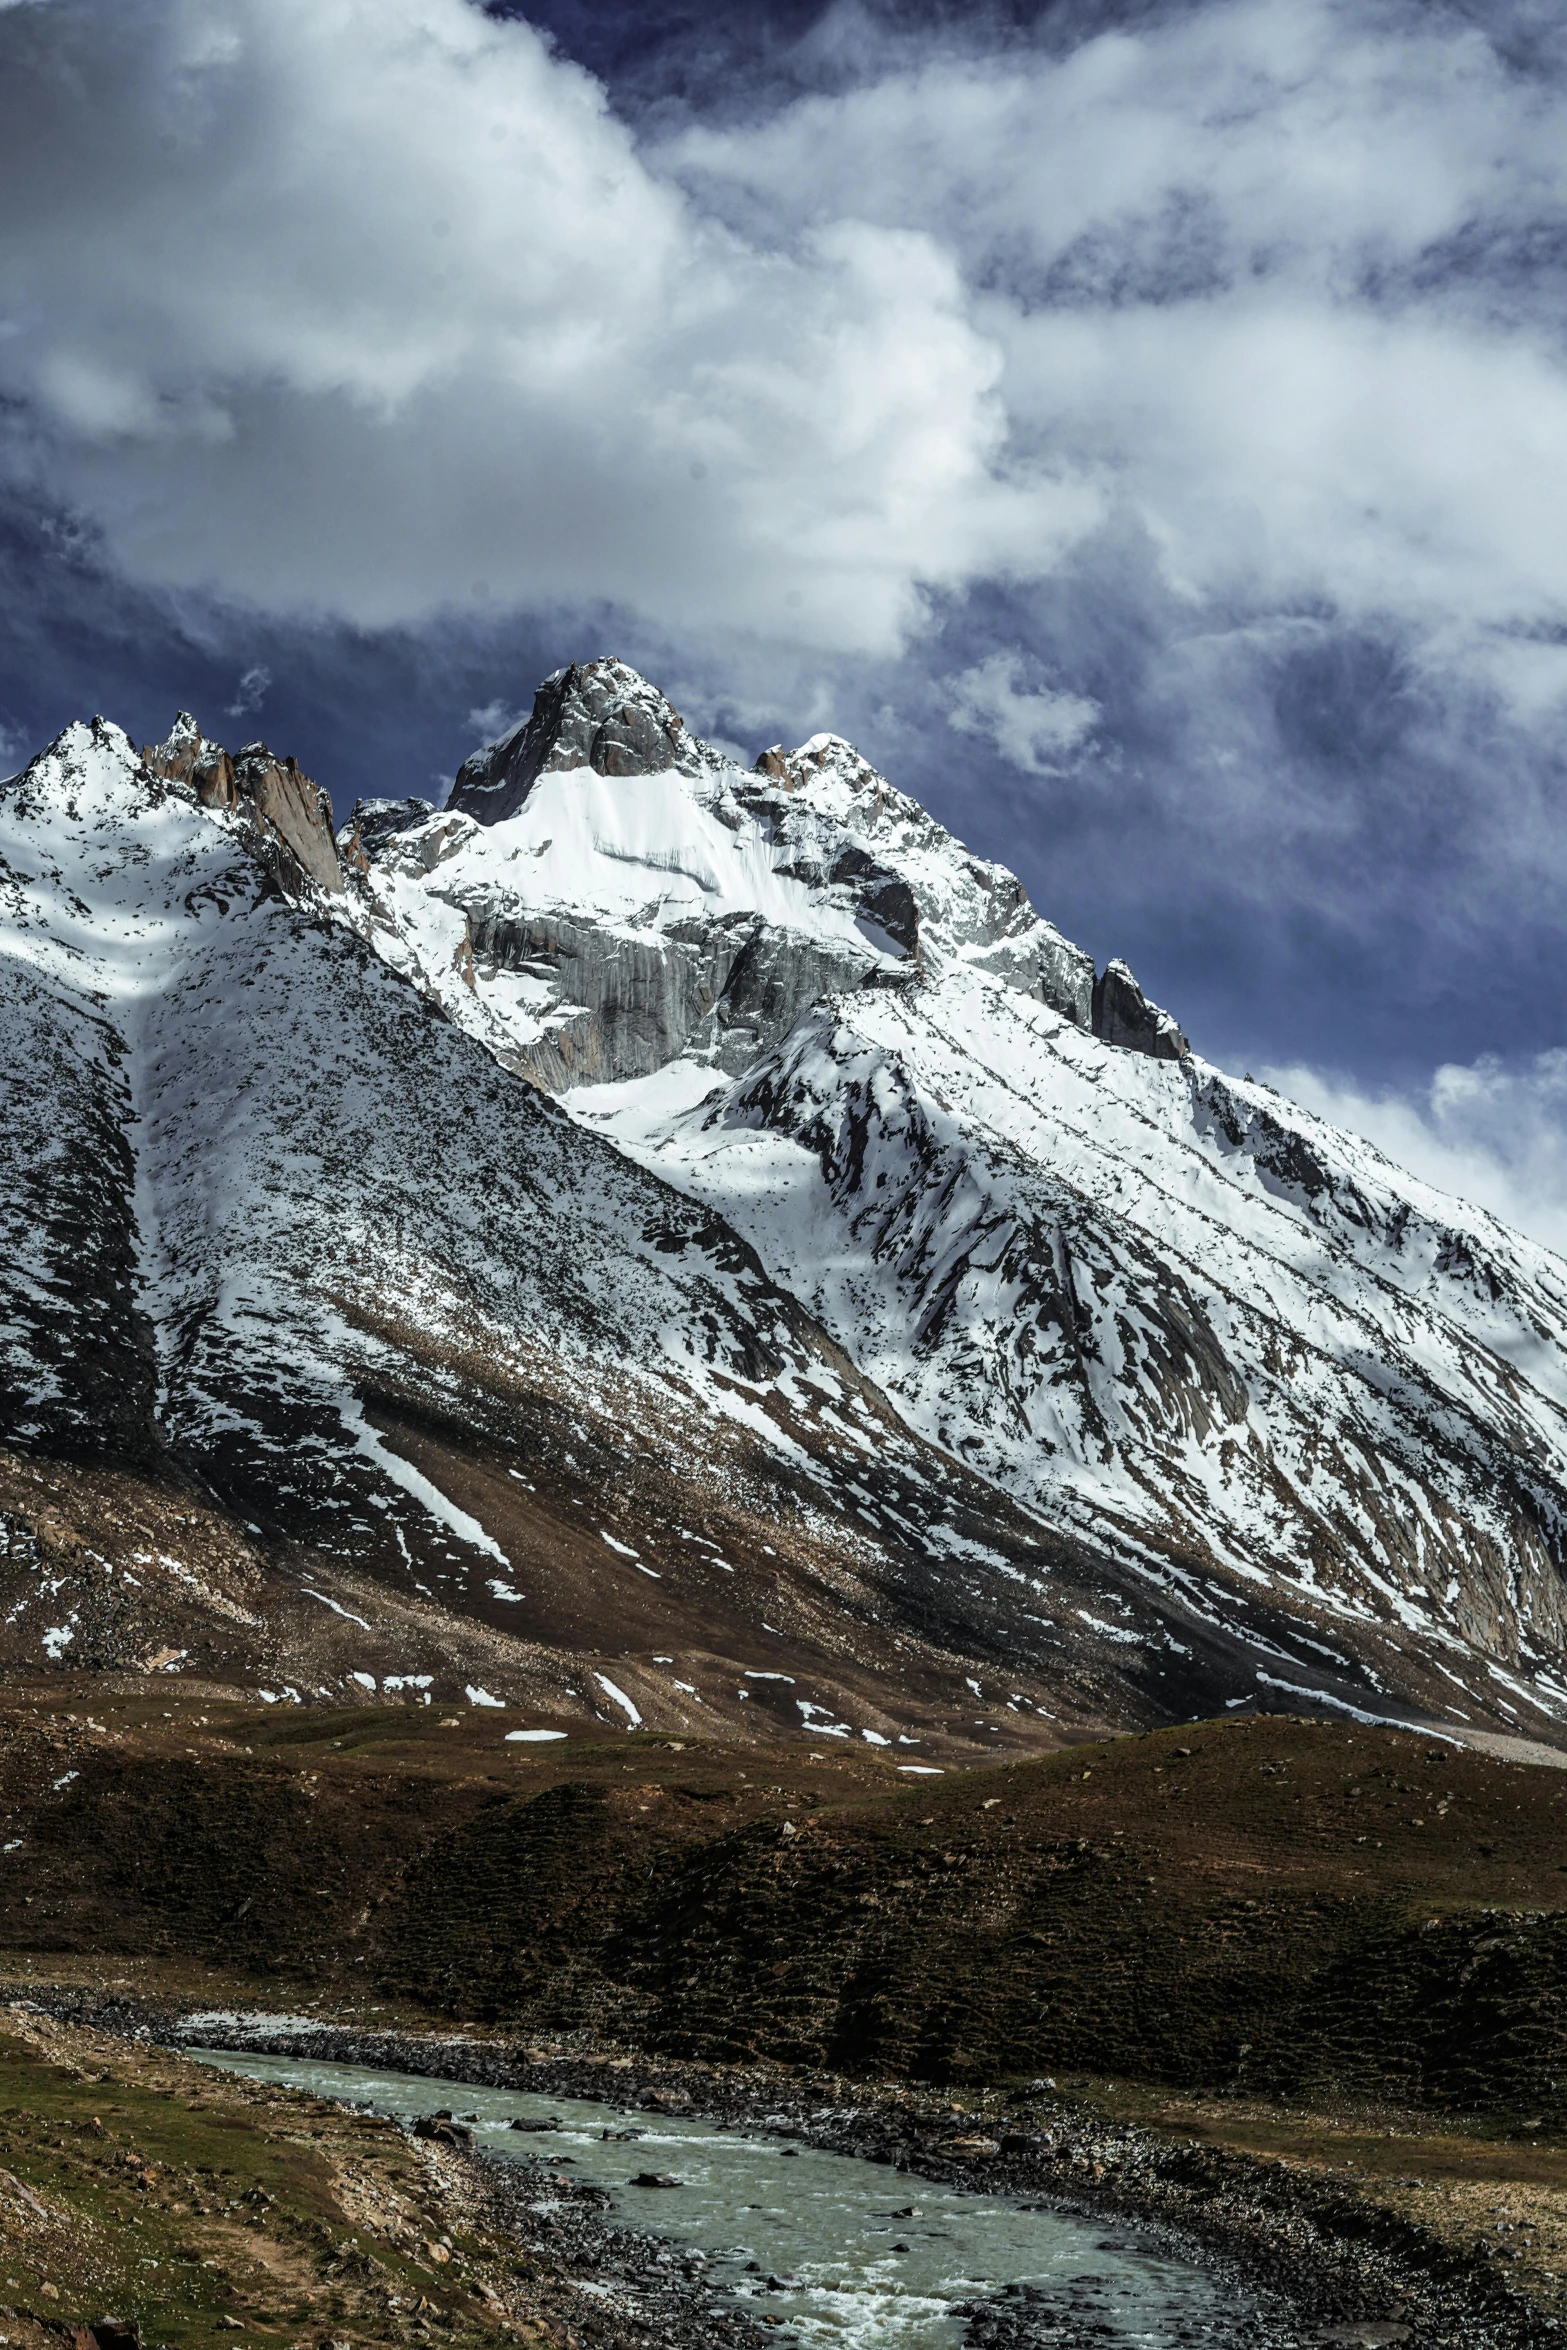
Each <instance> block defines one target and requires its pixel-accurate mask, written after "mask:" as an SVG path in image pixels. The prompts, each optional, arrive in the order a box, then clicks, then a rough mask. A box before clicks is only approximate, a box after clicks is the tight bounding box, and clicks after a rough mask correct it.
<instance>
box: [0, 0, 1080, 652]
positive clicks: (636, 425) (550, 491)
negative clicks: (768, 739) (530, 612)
mask: <svg viewBox="0 0 1567 2350" xmlns="http://www.w3.org/2000/svg"><path fill="white" fill-rule="evenodd" d="M1001 369H1002V359H1001V354H1000V352H999V349H998V347H997V346H996V344H995V342H994V340H993V339H992V338H991V337H990V336H989V335H988V334H987V333H985V332H983V331H981V330H980V329H979V328H978V326H977V325H976V323H975V320H974V317H973V315H972V305H971V302H970V300H969V296H968V293H967V290H966V288H965V286H964V284H963V281H962V277H961V274H960V272H959V270H958V269H957V267H956V265H955V263H954V261H953V259H952V258H951V256H950V254H949V253H948V252H947V251H946V250H945V248H944V246H943V244H942V242H941V240H940V239H939V238H937V237H934V236H932V235H931V234H930V232H929V231H928V230H927V229H925V228H923V227H920V226H917V225H911V226H905V225H903V224H901V223H897V222H891V223H889V222H872V221H869V220H867V219H865V218H864V217H863V213H862V211H861V209H860V207H858V206H857V205H854V204H852V203H851V204H849V205H846V206H845V208H844V209H843V210H842V211H841V212H840V213H838V214H837V215H835V216H834V217H833V218H831V219H823V220H820V221H816V222H813V223H811V224H810V225H809V227H807V228H806V229H804V230H802V231H801V232H800V233H799V234H797V235H796V234H792V233H791V235H790V236H789V237H788V239H787V241H786V242H779V241H778V240H776V239H771V238H755V237H750V236H747V235H744V234H741V233H737V232H736V231H734V230H732V229H730V228H727V227H725V226H723V225H722V224H721V223H719V222H718V221H717V220H715V219H714V218H713V217H712V216H711V215H710V214H709V213H707V212H705V211H704V210H703V209H702V208H701V207H700V206H699V205H698V204H696V203H695V202H693V200H692V199H691V198H690V197H689V196H688V195H686V194H684V193H683V192H682V191H681V190H680V189H679V188H678V187H676V186H675V185H674V183H673V182H672V181H671V180H670V179H669V177H668V176H667V175H664V176H660V174H658V173H657V172H656V171H654V170H653V169H652V168H650V166H649V164H648V163H647V162H646V161H645V160H644V159H643V158H642V157H641V156H640V155H639V153H638V151H637V148H636V146H635V144H634V142H633V139H632V137H631V135H630V134H629V132H628V131H627V130H626V128H625V127H624V126H623V125H622V124H621V123H619V122H618V121H617V120H616V119H615V117H614V115H613V114H612V113H611V112H610V111H609V109H608V106H607V104H606V102H605V99H604V96H603V93H602V91H601V90H600V89H599V87H598V86H597V85H596V84H595V83H594V82H593V81H592V80H591V79H590V77H589V76H587V75H586V74H585V73H583V72H581V71H580V70H578V69H577V68H576V67H575V66H573V65H572V64H570V63H569V62H568V61H566V60H564V59H563V58H561V57H560V56H558V55H557V54H556V53H555V52H553V51H552V50H551V48H550V47H549V46H548V45H547V44H546V42H545V41H544V40H543V39H542V38H541V37H540V36H539V35H538V34H536V33H535V32H534V31H533V30H532V28H531V27H529V26H528V25H526V24H524V23H521V22H518V21H507V22H502V21H497V20H495V19H491V18H489V17H486V16H485V15H484V14H483V13H482V11H481V10H480V9H479V8H478V7H477V6H476V5H472V4H470V0H40V4H39V5H36V6H33V7H28V8H14V9H7V10H3V11H0V395H3V396H4V398H5V399H6V400H8V401H9V402H11V403H13V406H12V411H11V416H10V419H9V429H8V433H7V437H6V441H5V450H6V454H7V460H8V462H9V463H10V465H11V467H12V470H13V475H14V474H16V473H24V474H26V475H27V476H28V478H29V479H30V480H31V481H33V482H34V483H35V484H38V485H41V486H42V487H44V488H45V489H47V490H49V491H51V492H53V493H54V494H56V495H64V496H66V497H68V498H69V499H71V500H73V501H74V502H75V503H76V504H77V505H78V507H79V508H80V509H82V510H84V511H85V512H86V513H87V514H88V515H90V516H92V517H93V518H95V519H96V520H97V521H98V522H99V523H100V525H101V526H102V527H103V528H104V529H105V530H106V532H107V535H108V541H109V545H110V548H111V550H112V552H113V554H114V555H115V557H116V558H117V559H118V561H119V562H120V563H121V564H122V565H123V566H125V567H126V568H127V569H128V570H130V571H131V572H133V573H134V574H136V575H138V576H140V577H142V578H146V579H151V580H155V581H161V582H168V583H175V584H181V585H197V586H200V585H209V584H210V585H217V586H219V587H222V588H224V589H226V590H228V591H230V592H234V593H239V594H243V595H248V596H250V597H253V598H255V599H258V600H261V601H263V602H268V603H272V604H275V605H284V606H304V607H308V606H311V605H315V606H318V607H324V608H328V609H331V610H334V611H337V612H341V613H345V614H347V615H348V616H350V617H351V618H353V619H356V620H360V621H364V622H369V623H381V622H387V621H396V620H402V619H407V618H414V617H418V616H419V615H422V614H425V613H428V612H429V611H431V610H432V609H435V608H437V607H440V606H442V605H443V604H464V603H468V602H477V603H486V602H492V601H494V600H499V601H501V602H512V603H531V604H534V605H538V604H541V603H545V602H553V603H557V604H560V603H566V602H571V601H587V600H591V599H616V600H619V601H620V602H622V603H623V604H627V605H630V606H631V607H633V608H640V609H641V610H643V611H647V612H653V613H656V614H657V616H658V618H659V620H660V621H661V623H662V624H663V625H664V626H665V627H667V628H670V629H679V628H681V627H686V626H714V625H721V626H723V627H725V628H727V629H730V630H734V631H740V632H745V631H751V632H761V633H763V634H771V635H773V636H775V637H776V638H778V639H780V640H781V641H784V642H791V641H792V642H794V643H797V644H807V645H809V644H812V643H819V644H824V645H826V644H830V645H833V646H836V647H846V648H856V647H858V648H861V649H864V650H867V651H885V650H888V649H890V648H893V647H895V646H896V645H897V644H898V643H899V642H900V641H901V639H902V637H903V635H904V633H905V632H906V631H907V629H908V628H909V627H910V626H911V625H914V624H915V623H917V621H918V619H919V616H920V613H921V609H922V606H921V601H920V591H921V586H922V583H929V584H932V585H937V586H939V585H942V584H944V583H945V584H949V585H957V584H960V583H961V582H963V581H965V580H966V579H968V578H969V577H971V576H973V575H974V574H975V573H979V572H985V571H989V570H1001V571H1014V570H1017V569H1018V568H1020V567H1021V568H1028V567H1030V566H1038V565H1040V564H1041V563H1048V561H1049V560H1050V558H1051V554H1052V551H1053V550H1055V549H1056V548H1058V547H1059V546H1060V545H1061V544H1063V543H1065V541H1067V540H1068V539H1070V538H1071V537H1073V536H1074V535H1076V534H1077V533H1078V532H1080V531H1081V529H1082V528H1083V527H1084V526H1085V525H1086V524H1087V523H1089V522H1090V521H1091V520H1092V519H1093V517H1094V515H1095V514H1096V513H1097V511H1098V498H1097V493H1096V492H1095V490H1094V489H1093V487H1092V486H1091V485H1088V484H1086V483H1083V482H1080V481H1073V480H1071V479H1058V478H1057V475H1056V472H1055V470H1054V469H1053V468H1050V467H1048V466H1041V465H1036V466H1035V467H1033V468H1032V469H1031V470H1030V472H1029V473H1028V475H1027V477H1026V478H1025V477H1024V476H1022V475H1020V474H1019V473H1018V471H1017V469H1016V468H1015V467H1013V466H1009V467H1007V468H1005V469H1004V470H1003V469H1002V468H1001V464H1000V460H1001V457H1002V454H1003V447H1004V443H1005V440H1006V434H1007V421H1006V412H1005V406H1004V402H1003V400H1002V398H1001V396H1000V391H999V379H1000V375H1001Z"/></svg>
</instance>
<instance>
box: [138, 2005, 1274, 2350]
mask: <svg viewBox="0 0 1567 2350" xmlns="http://www.w3.org/2000/svg"><path fill="white" fill-rule="evenodd" d="M184 2053H185V2054H187V2055H189V2056H191V2057H194V2058H196V2059H198V2060H199V2061H201V2062H203V2063H207V2064H212V2065H215V2066H219V2067H221V2068H223V2069H225V2070H227V2071H231V2072H236V2073H243V2074H245V2075H246V2076H248V2077H249V2078H250V2079H253V2080H261V2081H272V2082H276V2083H279V2084H281V2085H283V2086H286V2087H289V2088H297V2089H301V2090H307V2091H309V2092H310V2093H311V2094H313V2095H315V2096H320V2097H331V2098H335V2099H339V2100H341V2101H342V2102H343V2103H345V2104H348V2105H353V2106H358V2107H361V2108H365V2109H368V2110H370V2111H372V2112H375V2113H381V2114H388V2115H391V2116H393V2117H395V2118H396V2119H398V2120H402V2121H409V2120H412V2119H414V2118H415V2117H416V2116H418V2115H420V2114H428V2113H431V2112H434V2111H435V2110H437V2109H438V2108H441V2107H446V2108H449V2109H450V2111H451V2112H452V2113H453V2114H454V2115H455V2116H456V2117H457V2118H458V2119H460V2120H464V2121H468V2122H471V2123H472V2125H473V2129H474V2138H475V2145H476V2148H477V2150H478V2151H480V2152H482V2153H485V2154H489V2155H496V2156H499V2157H500V2158H501V2159H502V2160H505V2161H515V2162H522V2163H529V2164H530V2167H531V2170H532V2174H533V2175H534V2176H536V2177H537V2179H538V2200H539V2202H540V2203H543V2204H547V2203H548V2199H549V2194H550V2181H549V2176H548V2166H549V2165H551V2164H553V2165H556V2166H558V2167H560V2168H561V2169H562V2170H565V2169H567V2168H569V2171H570V2175H571V2176H572V2177H574V2178H576V2179H579V2180H584V2181H591V2182H592V2183H594V2184H596V2185H598V2186H601V2187H603V2188H606V2189H607V2190H608V2191H609V2193H610V2196H611V2198H612V2206H613V2211H614V2215H615V2217H616V2218H618V2219H619V2220H620V2221H621V2222H622V2224H624V2225H628V2226H632V2227H636V2228H641V2229H646V2230H648V2231H650V2232H652V2233H655V2234H657V2235H659V2236H661V2237H664V2238H666V2239H667V2240H668V2241H669V2242H671V2243H672V2244H674V2245H676V2246H678V2247H681V2248H682V2249H684V2248H687V2247H695V2248H700V2250H702V2251H703V2252H705V2253H706V2255H707V2256H708V2260H709V2263H710V2266H709V2271H708V2273H709V2275H710V2276H711V2277H712V2278H713V2279H715V2280H716V2281H718V2282H720V2283H726V2284H728V2285H729V2286H730V2287H731V2288H732V2289H733V2291H734V2292H735V2293H736V2294H737V2295H740V2296H752V2297H754V2298H755V2299H756V2300H757V2301H758V2303H759V2306H758V2308H757V2310H756V2314H757V2315H758V2316H762V2315H764V2314H765V2315H766V2316H768V2317H771V2318H773V2319H776V2320H780V2321H782V2322H781V2325H780V2326H779V2333H780V2335H781V2337H782V2338H783V2339H785V2340H789V2339H791V2338H792V2339H793V2340H795V2341H797V2342H798V2343H800V2344H801V2345H803V2346H804V2350H958V2346H959V2345H960V2344H961V2343H962V2341H963V2339H964V2333H965V2328H966V2324H967V2318H966V2314H964V2313H961V2312H960V2310H959V2308H958V2305H959V2304H961V2303H967V2302H971V2301H977V2300H980V2299H982V2298H985V2297H987V2296H990V2295H993V2294H998V2293H1004V2292H1005V2291H1006V2289H1007V2288H1008V2287H1009V2286H1027V2287H1032V2288H1034V2289H1035V2290H1036V2292H1037V2294H1038V2295H1039V2296H1040V2297H1041V2301H1042V2306H1040V2307H1039V2309H1038V2314H1039V2316H1040V2318H1041V2320H1043V2321H1044V2323H1045V2324H1046V2326H1048V2324H1049V2321H1050V2319H1051V2318H1052V2317H1055V2316H1056V2314H1057V2312H1059V2321H1060V2322H1061V2324H1062V2326H1063V2330H1064V2331H1065V2332H1067V2333H1069V2334H1077V2335H1078V2336H1079V2337H1081V2336H1082V2335H1085V2334H1088V2335H1093V2336H1094V2337H1095V2338H1097V2339H1098V2340H1100V2341H1101V2342H1103V2343H1104V2344H1105V2346H1106V2350H1121V2346H1122V2345H1124V2346H1125V2350H1185V2346H1186V2345H1189V2344H1197V2343H1204V2342H1217V2341H1230V2340H1233V2339H1234V2338H1235V2335H1236V2333H1237V2331H1240V2330H1243V2329H1244V2325H1245V2318H1246V2313H1247V2311H1248V2310H1249V2309H1250V2308H1253V2307H1254V2306H1255V2303H1254V2302H1251V2301H1249V2300H1248V2298H1247V2297H1246V2296H1245V2295H1244V2294H1243V2293H1242V2292H1241V2291H1240V2290H1239V2289H1238V2288H1236V2287H1234V2286H1231V2285H1226V2284H1225V2283H1224V2282H1223V2281H1222V2280H1220V2279H1218V2278H1215V2277H1214V2276H1212V2275H1210V2274H1209V2273H1207V2272H1206V2271H1205V2270H1203V2269H1200V2268H1197V2267H1195V2266H1192V2265H1189V2264H1187V2263H1185V2262H1183V2261H1180V2260H1177V2259H1174V2258H1172V2257H1170V2255H1169V2254H1168V2253H1166V2252H1164V2251H1162V2250H1160V2249H1158V2248H1157V2246H1155V2245H1154V2244H1153V2243H1152V2242H1147V2243H1142V2242H1139V2240H1138V2236H1137V2233H1136V2231H1135V2230H1130V2229H1122V2228H1120V2227H1119V2226H1116V2227H1111V2228H1107V2227H1106V2226H1105V2224H1104V2223H1103V2222H1101V2221H1095V2220H1092V2219H1085V2218H1081V2217H1078V2216H1076V2215H1074V2214H1072V2213H1070V2212H1063V2211H1059V2210H1056V2209H1054V2208H1051V2207H1049V2206H1046V2205H1040V2204H1030V2203H1023V2202H1017V2201H1013V2200H1010V2199H1009V2198H1007V2197H1005V2196H1001V2195H985V2194H964V2193H961V2192H959V2191H957V2190H956V2189H953V2188H950V2187H942V2186H937V2185H934V2184H933V2183H931V2182H930V2181H928V2180H921V2179H918V2178H916V2177H914V2176H912V2175H911V2174H907V2173H902V2172H897V2171H893V2170H890V2169H888V2168H887V2167H886V2166H885V2165H884V2164H879V2163H873V2162H863V2161H858V2160H856V2159H855V2158H854V2157H852V2156H849V2155H843V2154H824V2153H820V2152H818V2151H816V2150H815V2149H814V2148H812V2147H809V2146H804V2145H800V2144H797V2143H792V2142H789V2141H785V2140H780V2139H779V2138H777V2137H774V2136H770V2135H767V2134H763V2133H757V2134H754V2135H750V2134H746V2133H743V2132H740V2131H735V2130H726V2129H722V2128H719V2127H718V2126H717V2125H716V2124H713V2123H709V2122H703V2121H696V2120H691V2119H687V2118H683V2117H682V2118H676V2117H672V2116H669V2115H664V2114H650V2113H645V2112H640V2111H638V2112H632V2111H627V2110H624V2109H622V2108H620V2107H618V2106H612V2105H600V2104H595V2103H592V2102H589V2101H586V2100H583V2099H579V2098H569V2097H541V2096H535V2095H533V2094H531V2093H529V2092H527V2091H523V2090H511V2089H476V2088H473V2087H470V2086H468V2085H466V2084H464V2083H462V2082H460V2081H441V2080H431V2079H427V2078H425V2077H424V2076H423V2075H415V2074H409V2073H396V2072H380V2071H375V2070H371V2069H369V2068H367V2067H364V2066H360V2065H348V2064H331V2063H321V2062H316V2061H313V2060H310V2059H307V2058H303V2057H293V2056H265V2055H256V2054H251V2053H250V2052H248V2051H246V2052H235V2051H231V2050H226V2049H223V2050H220V2049H202V2048H188V2049H186V2050H185V2052H184ZM519 2121H520V2122H524V2123H539V2122H545V2123H548V2122H556V2123H558V2124H559V2127H558V2128H557V2129H548V2130H542V2131H541V2130H536V2129H521V2130H519V2129H515V2128H513V2126H512V2125H513V2123H514V2122H519ZM563 2158H569V2163H568V2162H567V2161H564V2160H563ZM541 2162H542V2164H543V2165H544V2167H543V2168H540V2167H539V2165H540V2164H541ZM639 2173H653V2174H663V2175H665V2176H667V2177H669V2178H672V2179H675V2180H677V2181H678V2182H679V2183H678V2185H674V2186H667V2187H648V2186H639V2185H637V2184H636V2183H635V2181H636V2179H637V2176H638V2174H639Z"/></svg>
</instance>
